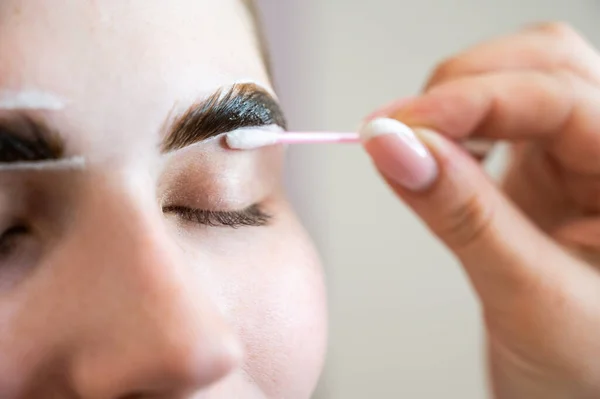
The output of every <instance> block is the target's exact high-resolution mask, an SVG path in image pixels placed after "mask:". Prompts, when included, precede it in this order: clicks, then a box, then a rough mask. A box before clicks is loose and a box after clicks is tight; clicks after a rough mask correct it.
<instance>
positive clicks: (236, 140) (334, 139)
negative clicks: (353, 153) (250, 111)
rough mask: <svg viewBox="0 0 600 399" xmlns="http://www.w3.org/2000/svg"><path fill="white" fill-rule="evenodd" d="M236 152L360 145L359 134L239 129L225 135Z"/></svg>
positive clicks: (230, 146)
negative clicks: (272, 147) (283, 146)
mask: <svg viewBox="0 0 600 399" xmlns="http://www.w3.org/2000/svg"><path fill="white" fill-rule="evenodd" d="M225 137H226V141H227V145H228V146H229V148H231V149H234V150H252V149H255V148H260V147H265V146H269V145H274V144H317V143H319V144H321V143H358V142H360V137H359V135H358V133H334V132H284V131H281V130H269V129H264V130H262V129H259V128H250V129H238V130H236V131H233V132H231V133H228V134H226V135H225Z"/></svg>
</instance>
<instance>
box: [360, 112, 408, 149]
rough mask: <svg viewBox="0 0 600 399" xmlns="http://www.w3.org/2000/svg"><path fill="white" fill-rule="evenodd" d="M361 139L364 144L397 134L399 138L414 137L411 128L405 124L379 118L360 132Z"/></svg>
mask: <svg viewBox="0 0 600 399" xmlns="http://www.w3.org/2000/svg"><path fill="white" fill-rule="evenodd" d="M359 133H360V138H361V140H362V141H363V142H365V143H366V142H367V141H369V140H371V139H372V138H373V137H376V136H381V135H384V134H397V135H399V136H414V133H413V131H412V130H411V128H409V127H408V126H406V125H405V124H404V123H402V122H400V121H398V120H396V119H391V118H377V119H373V120H372V121H370V122H368V123H367V124H366V125H364V126H363V127H361V128H360V130H359Z"/></svg>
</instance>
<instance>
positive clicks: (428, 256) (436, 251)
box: [258, 0, 600, 399]
mask: <svg viewBox="0 0 600 399" xmlns="http://www.w3.org/2000/svg"><path fill="white" fill-rule="evenodd" d="M258 3H259V5H260V6H261V9H262V14H263V19H264V22H265V25H266V33H267V36H268V40H269V42H270V45H271V52H272V59H273V63H274V67H275V80H276V85H277V87H278V93H279V95H280V96H281V101H282V103H283V105H284V107H285V109H286V110H287V113H288V117H289V120H290V125H291V128H294V129H330V130H348V129H351V130H352V129H355V128H356V127H357V126H358V124H359V123H360V121H361V119H362V118H363V117H364V116H366V115H367V114H368V113H370V112H371V111H373V110H374V109H376V108H377V107H378V106H380V105H382V104H384V103H386V102H388V101H389V100H392V99H395V98H399V97H404V96H410V95H412V94H415V93H418V91H419V88H420V87H421V86H422V84H423V83H424V81H425V79H426V77H427V75H428V74H429V73H430V72H431V70H432V69H433V67H434V66H435V65H436V63H438V62H439V61H441V60H442V59H444V58H445V57H447V56H449V55H452V54H453V53H456V52H457V51H460V50H461V49H464V48H465V47H468V46H470V45H472V44H475V43H477V42H480V41H482V40H485V39H488V38H491V37H494V36H497V35H500V34H505V33H509V32H512V31H514V30H516V29H518V28H520V27H522V26H523V25H526V24H530V23H533V22H539V21H546V20H562V21H567V22H569V23H571V24H572V25H573V26H574V27H575V28H577V29H579V30H580V31H581V32H582V33H583V34H584V35H586V36H587V37H588V38H589V39H590V40H591V41H592V42H593V43H594V44H596V46H600V23H598V21H599V20H600V1H598V0H562V1H561V0H504V1H481V0H460V1H456V2H454V1H449V0H413V1H409V0H370V1H358V0H258ZM487 167H488V169H489V170H490V172H492V173H494V174H498V173H499V172H500V170H501V167H502V153H501V152H500V153H497V154H496V156H495V157H493V159H492V160H491V163H490V164H488V166H487ZM288 182H289V191H290V194H291V196H292V199H293V200H294V203H295V204H296V207H297V208H298V210H299V212H300V214H301V217H302V219H303V221H304V223H305V225H306V226H307V228H308V230H309V231H310V233H311V234H312V236H313V237H314V238H315V241H316V243H317V246H318V248H319V250H320V252H321V254H322V257H323V260H324V264H325V272H326V275H327V280H328V288H329V298H330V304H329V308H330V345H329V355H328V361H327V365H326V370H325V373H324V375H323V378H322V381H321V385H320V387H319V389H318V392H317V393H316V395H315V399H354V398H357V399H358V398H361V399H363V398H420V399H429V398H431V399H434V398H435V399H439V398H447V397H450V398H462V399H480V398H485V397H487V396H486V394H487V388H486V375H485V362H484V351H483V339H482V337H483V335H482V331H481V327H480V325H479V318H478V317H479V314H478V306H477V303H476V302H475V299H474V296H473V294H472V292H471V290H470V287H469V286H468V285H467V283H466V280H465V278H464V276H463V273H462V271H461V270H460V268H459V267H458V265H457V264H456V262H455V261H454V259H453V258H452V257H451V256H450V255H449V254H448V253H447V251H445V250H444V249H443V248H442V246H441V245H440V244H439V243H438V242H437V241H436V240H434V239H433V238H432V237H431V236H430V235H429V234H428V233H427V231H426V230H425V228H424V227H423V226H422V225H421V224H420V223H419V222H418V221H417V220H416V219H415V218H414V216H413V215H412V214H411V213H410V211H409V210H407V209H406V208H405V207H404V206H403V205H401V204H400V203H399V202H398V201H397V200H395V198H394V197H393V196H392V195H391V194H390V192H389V191H388V189H387V187H386V186H385V185H384V184H383V183H382V182H381V180H380V179H379V178H378V177H377V176H376V174H375V172H374V170H373V168H372V167H371V164H370V162H369V160H368V159H367V157H366V156H365V155H364V154H363V153H362V152H361V151H360V149H359V148H357V147H355V146H330V147H324V148H317V147H304V148H294V149H292V151H291V153H290V157H289V168H288Z"/></svg>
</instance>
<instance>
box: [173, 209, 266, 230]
mask: <svg viewBox="0 0 600 399" xmlns="http://www.w3.org/2000/svg"><path fill="white" fill-rule="evenodd" d="M163 212H164V213H173V214H176V215H178V216H179V217H180V218H182V219H183V220H185V221H188V222H193V223H198V224H200V225H204V226H209V227H232V228H234V229H238V228H240V227H248V226H254V227H258V226H266V225H267V224H269V221H270V220H271V216H270V215H268V214H267V213H265V212H264V211H263V210H262V209H261V208H260V206H259V205H258V204H255V205H251V206H249V207H248V208H246V209H244V210H241V211H207V210H203V209H193V208H187V207H185V206H166V207H164V208H163Z"/></svg>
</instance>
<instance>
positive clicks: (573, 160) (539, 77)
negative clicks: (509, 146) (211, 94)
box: [393, 71, 600, 174]
mask: <svg viewBox="0 0 600 399" xmlns="http://www.w3.org/2000/svg"><path fill="white" fill-rule="evenodd" d="M599 110H600V89H599V88H597V87H594V86H591V85H589V84H588V83H587V82H585V81H583V80H582V79H580V78H578V77H576V76H574V75H571V74H568V73H556V74H546V73H541V72H538V71H514V72H506V73H490V74H485V75H478V76H474V77H467V78H461V79H457V80H453V81H450V82H448V83H445V84H442V85H440V86H437V87H435V88H434V89H432V90H430V91H429V92H427V93H425V94H424V95H422V96H421V97H419V98H417V99H415V100H413V101H412V102H411V103H410V104H408V105H406V106H405V107H403V108H401V109H400V110H399V111H398V112H397V113H396V114H394V115H393V117H394V119H398V120H402V121H404V122H405V123H407V124H409V125H410V126H423V127H428V128H430V129H432V130H434V131H438V132H441V133H443V134H444V135H446V136H447V137H450V138H452V139H457V140H462V139H465V138H467V137H472V136H478V137H487V138H495V139H502V140H511V141H519V140H531V139H539V140H544V141H545V142H546V145H547V149H548V151H549V152H550V153H552V154H553V155H554V156H556V157H557V159H558V160H559V161H560V162H561V163H563V164H564V165H565V166H566V167H568V168H570V169H572V170H573V171H575V172H579V173H582V174H597V173H600V162H597V160H598V158H599V157H600V118H598V112H599Z"/></svg>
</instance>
